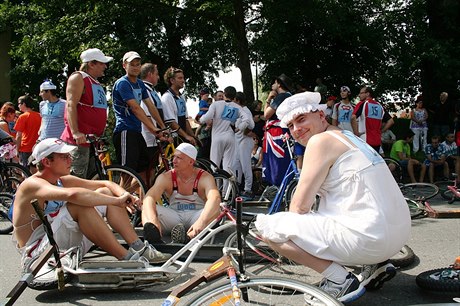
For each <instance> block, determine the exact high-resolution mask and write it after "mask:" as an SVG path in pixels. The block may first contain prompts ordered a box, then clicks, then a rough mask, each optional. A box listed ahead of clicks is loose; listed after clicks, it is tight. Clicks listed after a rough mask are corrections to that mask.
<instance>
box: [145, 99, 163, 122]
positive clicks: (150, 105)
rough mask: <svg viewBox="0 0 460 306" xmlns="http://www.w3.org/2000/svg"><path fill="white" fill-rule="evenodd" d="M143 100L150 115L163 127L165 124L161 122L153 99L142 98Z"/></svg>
mask: <svg viewBox="0 0 460 306" xmlns="http://www.w3.org/2000/svg"><path fill="white" fill-rule="evenodd" d="M143 101H144V103H145V105H147V109H148V110H149V113H150V115H152V118H153V119H155V121H156V123H157V124H158V126H159V127H160V128H162V129H164V128H165V124H164V123H163V120H162V119H161V116H160V113H159V112H158V109H157V107H156V106H155V104H154V103H153V101H152V100H151V99H150V98H148V99H144V100H143Z"/></svg>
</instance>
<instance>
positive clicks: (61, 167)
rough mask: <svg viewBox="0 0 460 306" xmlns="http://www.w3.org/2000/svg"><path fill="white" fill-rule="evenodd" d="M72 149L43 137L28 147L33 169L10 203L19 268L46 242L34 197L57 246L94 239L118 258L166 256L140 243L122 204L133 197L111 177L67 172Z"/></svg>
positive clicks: (161, 258)
mask: <svg viewBox="0 0 460 306" xmlns="http://www.w3.org/2000/svg"><path fill="white" fill-rule="evenodd" d="M75 149H76V147H75V146H71V145H68V144H66V143H64V142H63V141H62V140H60V139H57V138H48V139H45V140H42V141H41V142H39V143H38V144H37V145H36V146H35V148H34V150H33V153H32V156H33V157H34V159H35V161H34V163H35V164H36V165H37V168H38V172H37V173H35V174H34V175H32V176H31V177H29V178H27V179H25V180H24V182H22V183H21V185H20V186H19V188H18V190H17V191H16V195H15V200H14V204H13V208H12V220H13V226H14V240H15V243H16V244H17V247H18V249H19V251H20V253H21V254H22V265H23V268H24V272H26V271H27V269H28V267H29V266H30V264H31V263H32V262H33V261H34V260H35V259H37V257H38V256H39V255H40V253H41V252H43V251H44V250H45V248H46V246H47V245H48V244H49V242H48V239H47V237H46V235H45V231H44V226H43V225H42V223H41V221H40V220H39V219H38V218H37V217H36V213H35V211H34V208H33V207H32V205H31V201H33V200H38V202H39V205H40V207H41V208H42V209H43V211H44V214H45V216H46V217H47V218H48V220H49V221H50V223H51V227H52V230H53V234H54V235H53V236H54V239H55V240H56V243H57V244H58V246H59V248H60V249H61V250H65V249H69V248H71V247H74V246H81V247H82V251H83V254H84V253H85V252H87V251H88V250H89V248H90V247H91V245H92V243H94V244H96V245H98V246H99V247H101V248H102V249H104V250H105V251H107V252H108V253H109V254H111V255H113V256H115V257H116V258H118V259H120V260H137V259H139V257H140V256H143V257H145V258H147V259H148V260H149V261H150V262H151V263H158V262H164V261H166V260H167V259H168V258H169V257H170V255H169V254H163V253H161V252H159V251H157V250H156V249H155V248H154V247H153V246H151V245H149V244H148V243H143V242H142V241H141V240H140V239H139V237H138V236H137V235H136V232H135V231H134V229H133V228H132V226H131V224H130V221H129V218H128V216H127V214H126V207H127V206H133V205H137V204H138V201H139V199H138V198H136V197H134V196H132V195H131V194H129V193H128V192H126V191H125V190H124V189H123V188H121V187H120V186H119V185H117V184H115V183H113V182H110V181H102V180H100V181H93V180H85V179H80V178H78V177H76V176H72V175H69V173H70V164H71V161H72V157H71V155H70V153H71V152H72V151H73V150H75ZM103 217H105V218H106V219H107V222H108V223H109V224H110V226H111V227H112V228H113V229H114V230H116V231H117V232H118V233H120V235H121V236H122V237H123V239H125V241H126V242H127V243H128V245H129V249H128V250H126V249H125V248H124V247H123V246H122V245H120V244H119V243H118V241H117V239H116V237H115V236H114V234H113V233H112V229H109V227H108V226H107V224H106V222H105V221H104V219H103Z"/></svg>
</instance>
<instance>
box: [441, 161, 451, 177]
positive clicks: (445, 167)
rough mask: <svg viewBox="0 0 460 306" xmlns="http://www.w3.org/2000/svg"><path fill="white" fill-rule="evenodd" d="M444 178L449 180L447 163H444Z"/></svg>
mask: <svg viewBox="0 0 460 306" xmlns="http://www.w3.org/2000/svg"><path fill="white" fill-rule="evenodd" d="M443 172H444V177H445V178H447V179H449V177H450V174H449V164H448V163H447V162H444V171H443Z"/></svg>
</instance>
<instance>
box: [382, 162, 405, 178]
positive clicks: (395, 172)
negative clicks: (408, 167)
mask: <svg viewBox="0 0 460 306" xmlns="http://www.w3.org/2000/svg"><path fill="white" fill-rule="evenodd" d="M383 160H384V161H385V163H386V164H387V166H388V168H390V165H394V168H395V169H394V170H393V171H391V169H390V172H391V174H392V175H393V178H394V179H395V181H396V183H402V182H403V168H402V167H401V164H400V163H399V162H398V161H397V160H396V159H394V158H391V157H384V158H383Z"/></svg>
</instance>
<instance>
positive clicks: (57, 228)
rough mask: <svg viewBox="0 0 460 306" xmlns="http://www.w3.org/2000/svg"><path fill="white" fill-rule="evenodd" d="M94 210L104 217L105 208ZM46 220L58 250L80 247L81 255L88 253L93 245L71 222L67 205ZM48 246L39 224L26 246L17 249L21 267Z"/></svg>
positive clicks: (42, 228) (99, 207)
mask: <svg viewBox="0 0 460 306" xmlns="http://www.w3.org/2000/svg"><path fill="white" fill-rule="evenodd" d="M95 209H96V211H97V212H98V213H99V215H101V216H102V217H105V216H106V214H107V206H96V207H95ZM47 218H48V221H49V222H50V223H51V229H52V231H53V237H54V240H55V241H56V243H57V245H58V246H59V249H60V250H67V249H69V248H71V247H75V246H77V247H78V246H79V247H81V251H82V254H85V253H86V252H88V251H89V249H90V248H91V246H92V245H93V243H92V242H91V241H90V240H89V239H88V238H86V237H85V236H84V235H83V234H82V233H81V231H80V227H79V225H78V223H77V222H75V221H74V220H73V218H72V216H71V215H70V213H69V211H68V210H67V205H64V206H63V207H61V209H60V210H59V213H58V214H57V215H56V216H54V217H50V216H49V215H48V216H47ZM48 245H49V240H48V236H47V235H46V233H45V227H44V225H43V224H41V225H40V226H38V227H37V228H36V229H35V230H34V231H33V233H32V235H31V236H30V238H29V240H28V241H27V243H26V245H25V246H24V247H22V248H20V249H19V252H20V253H21V254H22V260H21V263H22V267H23V268H24V267H25V265H27V266H29V265H30V264H31V263H32V262H33V261H34V260H36V259H37V258H38V257H39V256H40V254H41V253H43V251H44V250H45V249H46V248H47V247H48Z"/></svg>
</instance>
